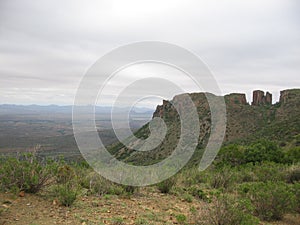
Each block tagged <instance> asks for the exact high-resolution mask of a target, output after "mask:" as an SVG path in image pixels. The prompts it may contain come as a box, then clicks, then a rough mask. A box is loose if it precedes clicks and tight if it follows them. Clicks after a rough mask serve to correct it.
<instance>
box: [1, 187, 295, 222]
mask: <svg viewBox="0 0 300 225" xmlns="http://www.w3.org/2000/svg"><path fill="white" fill-rule="evenodd" d="M0 201H1V202H0V203H1V208H2V213H1V214H0V225H4V224H5V225H9V224H16V225H21V224H24V225H25V224H26V225H43V224H45V225H48V224H51V225H52V224H75V225H76V224H79V225H89V224H180V221H178V219H177V218H178V217H182V215H184V216H185V217H186V220H185V221H184V222H182V223H181V224H195V222H196V221H195V220H196V218H199V215H200V216H201V210H203V209H205V207H206V206H207V205H206V204H207V203H205V202H202V201H199V200H196V199H194V200H193V201H192V202H186V201H184V200H183V199H180V198H179V197H177V196H174V195H168V194H160V193H156V192H149V191H140V192H139V193H137V194H134V195H133V196H131V197H130V198H126V197H118V196H103V197H92V196H88V197H80V198H78V200H76V202H75V203H74V205H73V206H72V207H69V208H68V207H63V206H60V205H59V204H58V203H57V202H56V201H55V200H54V201H52V200H50V199H49V198H47V197H46V196H45V195H31V194H26V195H25V196H24V197H16V196H14V195H12V194H8V193H6V194H5V193H0ZM299 221H300V217H299V215H297V216H294V215H288V216H286V217H285V218H284V220H283V221H280V222H276V223H268V224H278V225H279V224H280V225H299V224H300V223H299ZM266 224H267V223H266Z"/></svg>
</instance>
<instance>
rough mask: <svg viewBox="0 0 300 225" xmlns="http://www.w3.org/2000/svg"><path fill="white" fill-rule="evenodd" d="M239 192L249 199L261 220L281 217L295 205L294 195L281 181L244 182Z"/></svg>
mask: <svg viewBox="0 0 300 225" xmlns="http://www.w3.org/2000/svg"><path fill="white" fill-rule="evenodd" d="M240 193H241V194H242V195H243V196H244V197H247V198H248V199H250V200H251V202H252V204H253V206H254V207H255V214H256V215H257V216H258V217H259V218H260V219H262V220H265V221H273V220H280V219H282V217H283V215H284V214H285V213H288V212H292V211H293V209H294V207H295V203H296V202H295V201H296V199H295V195H294V193H293V192H292V189H291V188H290V187H289V186H288V185H287V184H285V183H283V182H266V183H263V182H256V183H245V184H242V185H241V186H240Z"/></svg>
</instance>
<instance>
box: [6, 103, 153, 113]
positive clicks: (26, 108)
mask: <svg viewBox="0 0 300 225" xmlns="http://www.w3.org/2000/svg"><path fill="white" fill-rule="evenodd" d="M72 107H73V106H72V105H67V106H58V105H47V106H43V105H14V104H3V105H0V115H3V114H36V113H37V114H41V113H65V114H71V113H72ZM95 109H96V113H100V114H107V113H110V112H111V110H112V107H110V106H96V107H95ZM129 109H130V108H129V107H115V108H114V111H115V112H117V113H118V112H120V113H121V112H125V111H128V110H129ZM153 112H154V109H150V108H145V107H133V108H131V113H144V114H152V113H153Z"/></svg>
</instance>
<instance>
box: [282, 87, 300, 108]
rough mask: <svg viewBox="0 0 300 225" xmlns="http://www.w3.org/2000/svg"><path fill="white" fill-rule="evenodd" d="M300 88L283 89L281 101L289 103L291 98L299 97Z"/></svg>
mask: <svg viewBox="0 0 300 225" xmlns="http://www.w3.org/2000/svg"><path fill="white" fill-rule="evenodd" d="M299 94H300V90H299V89H289V90H283V91H281V92H280V99H279V102H280V103H282V104H286V103H289V102H290V101H291V100H293V99H295V98H297V97H298V98H299Z"/></svg>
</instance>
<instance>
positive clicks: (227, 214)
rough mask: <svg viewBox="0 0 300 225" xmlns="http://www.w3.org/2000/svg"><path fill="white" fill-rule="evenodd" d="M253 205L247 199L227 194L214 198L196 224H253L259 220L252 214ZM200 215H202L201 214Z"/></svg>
mask: <svg viewBox="0 0 300 225" xmlns="http://www.w3.org/2000/svg"><path fill="white" fill-rule="evenodd" d="M253 210H254V209H253V206H252V204H251V202H250V201H249V200H247V199H238V200H236V198H235V197H233V196H230V195H228V194H223V195H220V196H218V197H215V198H214V201H213V204H212V205H211V206H210V207H209V208H208V213H207V214H206V215H205V216H204V220H203V219H201V218H199V220H198V221H199V222H198V224H209V225H249V224H251V225H255V224H258V223H259V221H258V219H257V218H255V217H254V216H252V213H253ZM201 217H203V216H202V215H201Z"/></svg>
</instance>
